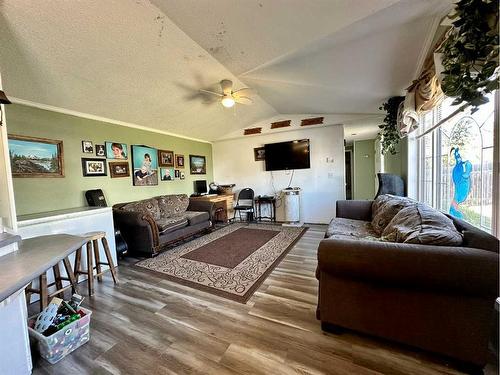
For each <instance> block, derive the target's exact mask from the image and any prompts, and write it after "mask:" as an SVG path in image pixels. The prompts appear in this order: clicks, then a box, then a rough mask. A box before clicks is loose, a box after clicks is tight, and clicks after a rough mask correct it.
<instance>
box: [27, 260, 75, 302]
mask: <svg viewBox="0 0 500 375" xmlns="http://www.w3.org/2000/svg"><path fill="white" fill-rule="evenodd" d="M62 262H63V264H64V269H65V270H66V275H67V276H65V277H64V276H61V270H60V269H59V263H56V264H55V265H54V266H53V267H52V272H53V273H54V282H52V283H50V284H48V283H47V272H44V273H42V274H41V275H40V276H39V277H38V289H35V288H33V281H32V282H31V283H29V285H28V286H27V287H26V289H25V290H24V291H25V293H26V303H27V304H28V305H29V304H30V302H31V295H32V294H39V295H40V311H42V310H43V309H45V308H46V307H47V306H48V304H49V300H50V299H51V298H52V297H55V296H59V297H61V298H63V297H64V291H65V290H66V289H69V288H71V289H72V292H73V293H78V286H77V282H76V277H75V274H74V273H73V269H72V268H71V263H70V261H69V259H68V258H64V259H63V260H62ZM63 281H69V284H68V285H66V286H63V283H62V282H63ZM54 285H55V286H56V290H55V291H54V292H53V293H49V288H50V287H51V286H54Z"/></svg>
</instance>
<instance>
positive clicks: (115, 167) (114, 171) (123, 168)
mask: <svg viewBox="0 0 500 375" xmlns="http://www.w3.org/2000/svg"><path fill="white" fill-rule="evenodd" d="M108 164H109V174H110V176H111V178H119V177H130V167H129V164H128V161H113V162H111V161H110V162H109V163H108Z"/></svg>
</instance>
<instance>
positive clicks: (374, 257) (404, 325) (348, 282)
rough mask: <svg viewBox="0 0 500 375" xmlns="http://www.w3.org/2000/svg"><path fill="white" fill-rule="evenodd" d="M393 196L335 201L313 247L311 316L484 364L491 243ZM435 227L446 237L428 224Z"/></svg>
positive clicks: (490, 320)
mask: <svg viewBox="0 0 500 375" xmlns="http://www.w3.org/2000/svg"><path fill="white" fill-rule="evenodd" d="M391 199H392V200H393V201H392V203H387V201H390V200H391ZM399 199H400V203H398V202H397V200H396V198H395V197H394V196H385V197H384V196H381V197H378V198H377V200H375V201H338V202H337V215H336V216H337V217H336V218H335V219H333V220H332V222H331V224H330V226H329V229H328V231H327V234H326V236H325V239H324V240H322V241H321V243H320V245H319V249H318V269H317V278H318V279H319V301H318V309H317V317H318V319H320V320H321V323H322V327H323V329H325V330H330V329H332V328H334V329H337V330H338V328H339V327H341V328H347V329H352V330H357V331H360V332H364V333H368V334H371V335H375V336H379V337H383V338H387V339H390V340H394V341H397V342H401V343H405V344H409V345H412V346H415V347H419V348H422V349H425V350H429V351H432V352H436V353H439V354H444V355H446V356H449V357H451V358H455V359H458V360H459V361H461V362H465V363H467V364H469V365H470V364H472V365H474V366H478V367H483V366H484V365H485V363H486V360H487V348H488V340H489V338H491V337H492V331H493V326H494V320H495V319H494V317H495V312H494V302H495V298H496V297H497V296H498V281H499V279H498V270H499V268H498V267H499V260H498V253H499V241H498V239H497V238H495V237H494V236H491V235H489V234H488V233H486V232H484V231H482V230H479V229H477V228H475V227H473V226H472V225H470V224H468V223H466V222H464V221H462V220H459V219H455V218H452V217H448V216H445V215H443V214H441V213H439V212H437V211H435V210H433V209H431V208H430V207H428V206H423V205H421V204H418V205H417V202H415V201H411V200H408V199H407V198H399ZM384 200H386V202H385V203H384ZM395 202H396V203H395ZM387 205H389V206H388V207H387ZM410 206H412V207H413V208H408V207H410ZM384 209H385V210H386V212H385V218H384V214H383V213H382V214H381V211H382V212H383V211H384ZM403 209H404V210H409V215H406V217H405V215H404V211H403ZM387 210H388V211H387ZM430 210H433V211H434V212H431V211H430ZM395 213H396V214H395ZM436 213H437V214H439V215H442V217H439V215H437V214H436ZM401 214H403V215H401ZM396 215H398V218H396ZM381 216H382V218H381ZM401 216H403V218H401ZM443 218H444V219H443ZM438 219H439V220H438ZM398 220H399V222H398ZM405 220H406V222H405ZM394 221H396V222H394ZM408 221H410V222H411V221H413V224H412V225H408ZM443 223H445V224H444V226H445V227H446V230H445V232H446V233H444V234H443V233H442V232H440V231H439V230H438V231H436V230H435V228H434V225H437V226H440V225H442V224H443ZM449 225H451V226H452V227H453V226H454V228H450V227H449ZM377 227H378V231H377V230H376V229H377ZM391 228H392V229H391ZM394 228H395V229H394ZM405 228H406V229H405ZM381 229H382V234H380V230H381ZM386 229H388V230H386ZM441 229H442V228H441ZM455 229H456V230H455ZM391 230H392V232H393V233H392V234H391V233H388V232H391ZM429 231H430V232H431V234H430V235H429V233H428V232H429ZM447 231H449V233H448V232H447ZM394 232H396V234H394ZM457 233H458V237H457ZM389 240H390V241H389ZM405 240H406V242H404V241H405ZM391 241H392V242H391ZM433 241H434V242H435V243H436V244H441V246H438V245H435V244H433V243H432V242H433ZM449 241H451V243H452V246H449V245H448V246H445V245H444V244H445V243H447V242H449ZM457 241H460V243H457ZM475 368H477V367H475Z"/></svg>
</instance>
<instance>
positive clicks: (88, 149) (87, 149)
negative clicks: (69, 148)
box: [82, 141, 94, 154]
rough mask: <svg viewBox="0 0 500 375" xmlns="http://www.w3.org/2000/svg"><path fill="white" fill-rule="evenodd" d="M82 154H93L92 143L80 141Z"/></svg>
mask: <svg viewBox="0 0 500 375" xmlns="http://www.w3.org/2000/svg"><path fill="white" fill-rule="evenodd" d="M82 152H83V153H84V154H93V153H94V146H93V144H92V141H82Z"/></svg>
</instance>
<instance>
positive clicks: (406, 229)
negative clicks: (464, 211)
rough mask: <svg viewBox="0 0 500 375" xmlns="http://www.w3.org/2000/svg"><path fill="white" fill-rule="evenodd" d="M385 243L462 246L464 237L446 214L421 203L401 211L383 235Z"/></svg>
mask: <svg viewBox="0 0 500 375" xmlns="http://www.w3.org/2000/svg"><path fill="white" fill-rule="evenodd" d="M382 239H383V240H384V241H391V242H403V243H414V244H423V245H440V246H460V245H462V242H463V237H462V234H461V233H460V232H458V231H457V229H456V228H455V225H454V224H453V221H452V220H451V219H449V218H448V217H446V216H445V215H444V214H442V213H441V212H439V211H438V210H435V209H433V208H431V207H429V206H427V205H425V204H422V203H419V204H416V205H412V206H408V207H406V208H403V209H402V210H401V211H399V212H398V213H397V214H396V215H395V216H394V218H393V219H392V220H391V222H390V223H389V224H388V225H387V227H386V228H385V229H384V232H383V233H382Z"/></svg>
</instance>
